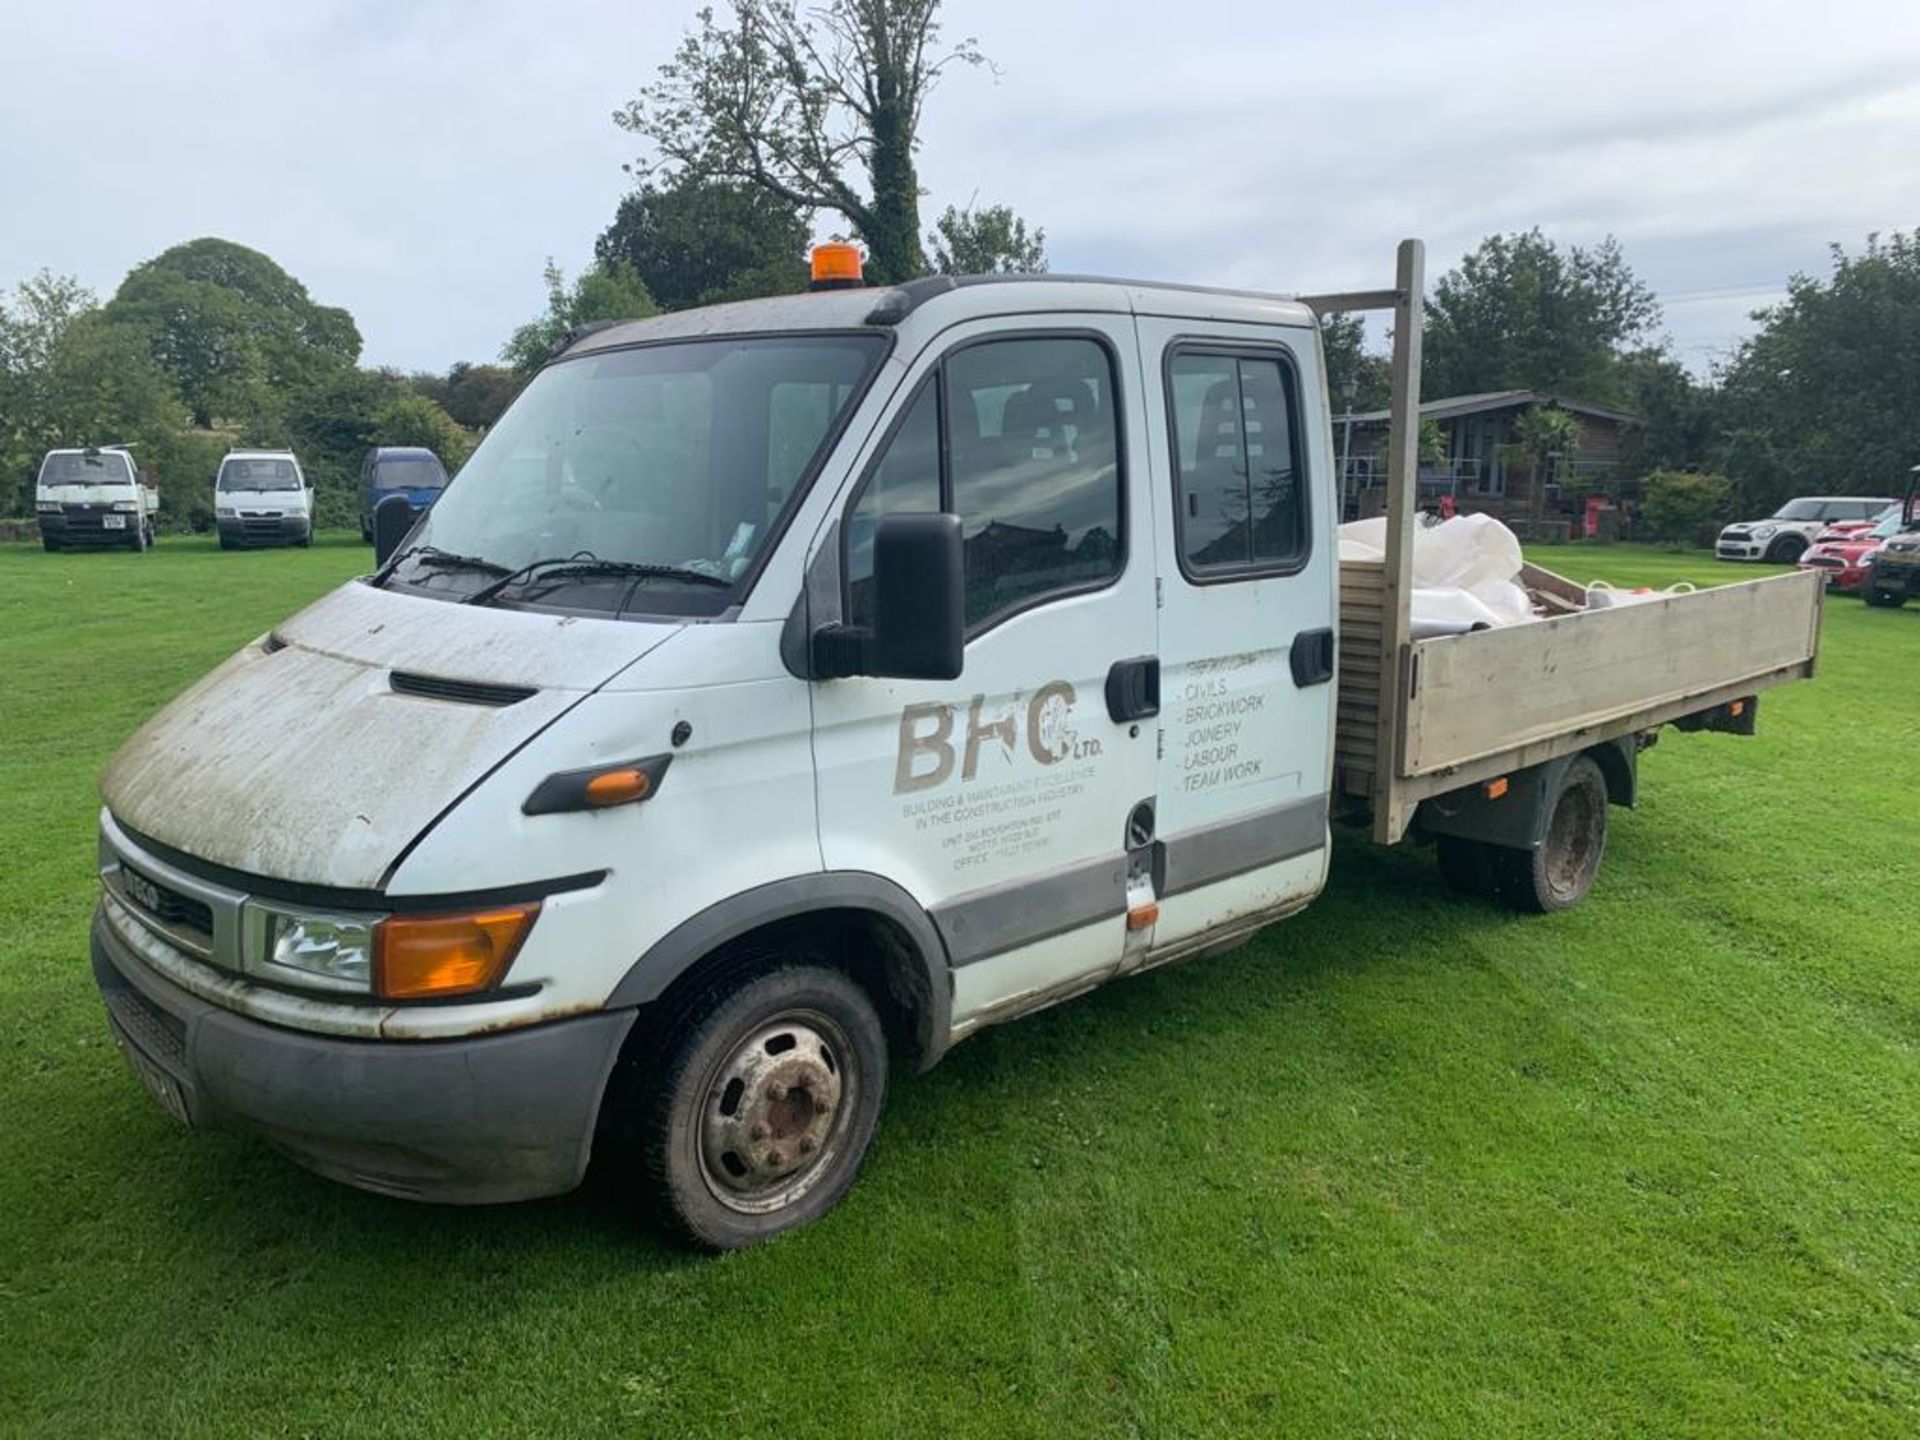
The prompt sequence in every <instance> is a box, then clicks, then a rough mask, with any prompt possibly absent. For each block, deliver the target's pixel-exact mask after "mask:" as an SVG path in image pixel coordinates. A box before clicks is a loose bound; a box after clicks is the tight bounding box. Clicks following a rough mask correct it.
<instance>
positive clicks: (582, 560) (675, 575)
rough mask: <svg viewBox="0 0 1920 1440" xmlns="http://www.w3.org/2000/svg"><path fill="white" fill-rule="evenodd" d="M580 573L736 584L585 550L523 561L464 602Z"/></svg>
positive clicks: (729, 586)
mask: <svg viewBox="0 0 1920 1440" xmlns="http://www.w3.org/2000/svg"><path fill="white" fill-rule="evenodd" d="M576 575H611V576H631V577H632V578H633V579H635V580H681V581H685V582H686V583H688V584H692V585H717V586H718V587H719V588H720V589H722V590H730V589H732V588H733V582H732V581H731V580H723V579H721V578H720V577H719V576H718V575H709V574H707V573H706V572H705V571H704V570H689V569H686V568H685V567H683V566H679V565H649V564H646V563H644V562H642V561H639V560H602V559H601V558H600V557H599V556H597V555H588V554H585V553H582V554H578V555H553V556H549V557H548V558H547V559H545V560H535V561H533V562H532V563H531V564H527V565H522V566H521V567H520V568H519V569H518V570H515V571H512V572H511V573H509V574H505V575H502V576H501V577H500V578H499V579H498V580H490V581H488V582H487V583H486V584H485V585H482V586H481V587H480V588H479V589H478V590H476V591H474V592H473V593H472V594H471V595H469V596H467V598H466V601H465V602H464V603H466V604H468V605H485V604H487V603H488V602H489V601H491V600H492V599H493V598H494V597H495V596H497V595H498V594H500V592H501V591H503V590H505V589H507V588H508V587H509V586H513V585H523V584H526V583H527V582H528V581H531V580H559V579H565V578H568V577H571V576H576Z"/></svg>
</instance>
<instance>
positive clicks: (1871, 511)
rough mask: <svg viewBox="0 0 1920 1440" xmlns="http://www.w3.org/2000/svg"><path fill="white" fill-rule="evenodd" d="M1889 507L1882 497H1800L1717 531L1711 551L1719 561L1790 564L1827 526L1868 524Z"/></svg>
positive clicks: (1891, 502) (1888, 502)
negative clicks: (1759, 517) (1758, 517)
mask: <svg viewBox="0 0 1920 1440" xmlns="http://www.w3.org/2000/svg"><path fill="white" fill-rule="evenodd" d="M1892 504H1893V501H1891V500H1889V499H1887V498H1885V497H1884V496H1883V497H1881V498H1879V499H1865V498H1862V497H1860V496H1858V495H1803V496H1801V497H1800V498H1799V499H1797V500H1789V501H1787V503H1786V504H1784V505H1782V506H1781V507H1780V508H1779V509H1778V510H1776V511H1774V512H1773V514H1771V515H1769V516H1768V517H1767V518H1766V519H1765V520H1741V521H1737V522H1735V523H1734V524H1732V525H1729V526H1727V528H1726V529H1724V530H1722V531H1721V532H1720V538H1719V540H1718V541H1717V542H1715V544H1714V547H1713V552H1714V554H1716V555H1718V556H1719V557H1720V558H1721V559H1722V560H1766V561H1770V562H1772V563H1773V564H1776V565H1791V564H1793V563H1794V562H1795V561H1796V560H1798V559H1799V558H1800V556H1801V554H1802V553H1803V552H1804V551H1805V550H1806V548H1807V547H1808V546H1809V545H1811V544H1812V543H1813V540H1814V537H1815V536H1816V535H1818V534H1819V533H1820V532H1821V531H1822V530H1824V529H1826V528H1827V526H1829V525H1834V524H1838V523H1842V522H1844V521H1848V520H1862V521H1872V520H1874V519H1875V518H1877V517H1878V516H1879V514H1880V513H1881V511H1883V510H1885V509H1887V508H1888V507H1889V506H1891V505H1892Z"/></svg>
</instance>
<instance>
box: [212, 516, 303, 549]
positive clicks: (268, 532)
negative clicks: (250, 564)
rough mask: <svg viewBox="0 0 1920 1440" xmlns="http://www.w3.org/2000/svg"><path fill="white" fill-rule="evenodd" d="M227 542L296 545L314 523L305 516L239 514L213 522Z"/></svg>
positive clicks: (235, 543) (232, 543) (221, 537)
mask: <svg viewBox="0 0 1920 1440" xmlns="http://www.w3.org/2000/svg"><path fill="white" fill-rule="evenodd" d="M214 524H215V526H216V527H218V529H219V531H220V539H221V540H222V542H224V543H225V544H228V545H294V544H298V543H299V542H300V541H302V540H304V539H306V538H307V535H308V533H309V532H310V530H311V528H312V525H311V522H310V521H308V519H307V517H306V516H304V515H240V516H234V517H231V518H222V519H217V520H215V521H214Z"/></svg>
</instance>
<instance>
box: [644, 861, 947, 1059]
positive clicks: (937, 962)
mask: <svg viewBox="0 0 1920 1440" xmlns="http://www.w3.org/2000/svg"><path fill="white" fill-rule="evenodd" d="M793 942H804V943H812V944H815V945H820V944H823V943H824V944H827V945H829V946H830V947H831V948H832V949H833V950H834V951H835V952H836V954H837V957H838V958H839V960H840V962H841V963H842V964H843V965H844V966H845V968H846V969H847V970H848V972H849V973H850V974H852V976H853V978H854V979H855V980H857V981H858V982H860V984H861V985H862V986H863V987H864V988H865V989H866V991H867V992H868V995H869V998H871V999H872V1000H873V1002H874V1004H875V1006H876V1008H878V1009H879V1010H880V1011H881V1016H882V1019H883V1020H885V1021H886V1022H887V1025H888V1029H889V1031H890V1032H891V1033H892V1034H893V1035H894V1037H895V1038H896V1039H897V1040H899V1041H901V1042H903V1043H904V1044H905V1046H906V1048H907V1049H908V1050H909V1051H910V1052H911V1054H912V1056H913V1059H914V1062H915V1064H916V1066H917V1067H918V1068H919V1069H921V1070H925V1069H927V1068H928V1067H930V1066H931V1065H933V1063H934V1062H935V1061H937V1060H938V1059H939V1058H940V1057H941V1056H942V1055H943V1054H945V1053H946V1050H947V1047H948V1037H949V1035H950V1033H951V1031H952V1015H953V984H952V970H951V967H950V966H949V964H948V961H947V951H946V946H945V945H944V944H943V943H942V941H941V939H940V934H939V931H938V930H936V929H935V928H934V925H933V922H932V920H931V919H930V918H928V915H927V912H926V911H925V910H924V909H923V908H921V906H920V905H919V904H918V902H916V901H915V900H914V899H913V897H912V896H911V895H909V894H908V893H907V892H906V891H905V890H903V889H901V887H900V886H898V885H896V884H895V883H894V882H892V881H891V880H888V879H886V878H885V877H883V876H880V875H874V874H870V873H867V872H863V871H834V872H828V873H823V874H818V875H798V876H793V877H790V878H788V879H785V880H776V881H774V882H772V883H770V884H766V885H758V886H755V887H754V888H753V889H751V890H745V891H742V892H741V893H740V894H738V895H732V896H729V897H728V898H727V899H725V900H722V901H720V902H718V903H717V904H714V905H711V906H709V907H708V908H707V909H705V910H703V911H701V912H700V913H699V914H697V915H694V916H691V917H690V918H688V919H686V920H684V921H682V922H681V923H680V924H679V925H677V926H675V927H674V928H673V929H672V930H670V931H668V932H667V934H666V935H664V936H662V937H661V938H660V939H659V940H658V941H656V942H655V943H654V944H653V945H651V946H649V947H648V948H647V950H646V952H645V953H644V954H643V955H641V956H640V958H639V959H638V960H636V961H635V962H634V964H633V966H632V967H631V968H630V969H629V970H628V971H627V973H626V974H625V976H623V977H622V978H621V980H620V983H619V984H617V985H616V986H615V987H614V989H613V993H612V994H611V995H609V996H608V997H607V1002H606V1008H607V1009H610V1010H611V1009H635V1008H639V1007H643V1006H649V1007H653V1006H658V1007H659V1008H660V1009H661V1010H663V1011H669V1012H670V1011H671V1009H672V1002H673V1001H674V999H675V997H676V996H680V995H684V994H686V993H688V992H689V991H692V990H696V989H698V988H700V987H702V986H704V985H706V984H708V983H709V982H710V981H711V980H712V979H713V978H715V976H716V974H717V973H718V972H721V971H724V970H725V969H726V968H728V967H729V966H739V967H741V968H742V970H743V971H744V970H745V969H747V968H750V967H751V966H752V965H753V964H754V963H755V962H756V961H757V959H758V958H760V956H761V955H762V954H763V953H764V950H765V949H766V948H768V947H772V946H777V945H781V944H784V943H793ZM663 1001H664V1002H666V1003H665V1004H664V1005H662V1004H661V1002H663ZM636 1028H637V1027H636Z"/></svg>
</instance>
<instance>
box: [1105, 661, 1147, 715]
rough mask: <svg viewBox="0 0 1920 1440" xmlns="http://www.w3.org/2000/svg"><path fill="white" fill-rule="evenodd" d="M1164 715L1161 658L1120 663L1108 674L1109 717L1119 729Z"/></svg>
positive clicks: (1113, 666)
mask: <svg viewBox="0 0 1920 1440" xmlns="http://www.w3.org/2000/svg"><path fill="white" fill-rule="evenodd" d="M1159 713H1160V657H1159V656H1158V655H1139V656H1135V657H1134V658H1133V659H1131V660H1116V661H1114V662H1113V665H1112V667H1111V668H1109V669H1108V671H1107V715H1108V716H1109V718H1111V719H1112V721H1113V723H1114V724H1116V725H1125V724H1126V723H1127V722H1128V721H1130V720H1145V719H1147V718H1148V717H1149V716H1153V715H1158V714H1159Z"/></svg>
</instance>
